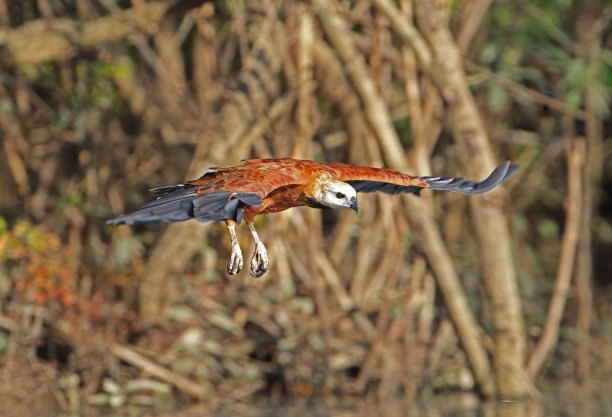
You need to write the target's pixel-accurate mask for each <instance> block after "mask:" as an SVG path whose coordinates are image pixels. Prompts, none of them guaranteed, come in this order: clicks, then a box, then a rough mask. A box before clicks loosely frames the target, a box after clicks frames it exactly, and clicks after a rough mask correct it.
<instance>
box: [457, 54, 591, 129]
mask: <svg viewBox="0 0 612 417" xmlns="http://www.w3.org/2000/svg"><path fill="white" fill-rule="evenodd" d="M463 64H464V65H465V67H466V68H467V69H468V70H470V71H474V72H477V73H478V74H480V75H484V76H485V77H486V78H488V79H490V80H491V81H493V82H496V83H497V84H499V85H502V86H504V87H505V88H507V89H508V90H510V91H512V92H513V93H515V94H517V95H519V96H522V97H525V98H527V99H529V100H531V101H533V102H535V103H538V104H542V105H544V106H548V107H550V108H551V109H553V110H556V111H558V112H560V113H563V114H567V115H570V116H572V117H575V118H576V119H580V120H585V119H586V117H587V112H586V111H584V110H581V109H573V108H571V107H570V106H568V105H567V104H565V103H564V102H563V101H561V100H557V99H556V98H552V97H549V96H547V95H546V94H542V93H540V92H539V91H536V90H534V89H531V88H527V87H525V86H522V85H520V84H517V83H515V82H514V81H510V80H508V79H507V78H504V77H501V76H499V75H497V74H495V73H493V72H491V71H488V70H486V69H484V68H482V67H480V66H478V65H476V64H474V63H473V62H471V61H469V60H467V59H464V60H463Z"/></svg>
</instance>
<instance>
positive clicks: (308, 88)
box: [293, 3, 314, 158]
mask: <svg viewBox="0 0 612 417" xmlns="http://www.w3.org/2000/svg"><path fill="white" fill-rule="evenodd" d="M297 15H298V33H299V35H298V48H297V82H298V85H297V109H296V124H297V128H298V129H297V134H296V137H295V147H294V149H293V157H294V158H310V157H312V135H313V133H314V126H313V117H312V113H313V108H314V106H313V101H314V100H313V90H314V78H313V56H312V53H313V52H312V50H313V42H314V33H313V22H312V16H311V15H310V13H309V12H308V10H307V9H306V6H305V5H304V4H301V3H300V4H298V6H297Z"/></svg>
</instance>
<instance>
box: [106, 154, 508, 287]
mask: <svg viewBox="0 0 612 417" xmlns="http://www.w3.org/2000/svg"><path fill="white" fill-rule="evenodd" d="M243 162H244V163H243V164H242V165H238V166H232V167H226V168H211V169H212V171H210V172H207V173H206V174H204V175H202V176H201V177H200V178H198V179H197V180H193V181H188V182H186V183H185V184H178V185H172V186H169V187H160V188H154V189H152V190H151V192H152V193H153V195H154V196H155V197H157V199H156V200H153V201H150V202H148V203H146V204H145V205H143V206H141V207H140V208H138V209H136V211H134V212H133V213H130V214H124V215H121V216H119V217H117V218H115V219H112V220H109V221H108V222H107V224H109V225H119V224H130V225H131V224H138V223H146V222H154V221H159V220H163V221H167V222H180V221H184V220H189V219H196V220H197V221H199V222H210V221H219V220H224V221H225V223H226V224H227V227H228V229H229V234H230V239H231V242H232V253H231V257H230V261H229V263H228V265H227V272H228V273H229V274H231V275H234V274H237V273H238V272H240V270H241V269H242V266H243V258H242V251H241V249H240V246H239V245H238V238H237V237H236V224H240V223H241V222H242V219H245V220H246V222H247V224H248V226H249V229H250V230H251V233H252V234H253V238H254V239H255V252H254V254H253V257H252V258H251V274H252V275H253V276H255V277H260V276H262V275H263V274H264V273H265V272H266V270H267V269H268V266H269V261H268V253H267V251H266V248H265V246H264V245H263V243H262V242H261V241H260V240H259V237H258V236H257V232H256V231H255V227H254V226H253V220H254V219H255V216H257V215H259V214H268V213H278V212H280V211H283V210H287V209H288V208H291V207H298V206H308V207H314V208H342V207H345V208H351V209H353V210H355V211H356V212H357V211H358V210H359V206H358V204H357V196H356V194H357V193H358V192H364V193H371V192H374V191H382V192H384V193H388V194H398V193H403V192H405V193H413V194H419V192H420V191H421V190H422V189H423V188H431V189H432V190H448V191H455V192H458V193H462V194H481V193H484V192H487V191H489V190H492V189H493V188H495V187H496V186H498V185H499V184H501V183H503V182H504V181H506V180H508V179H509V178H510V177H512V176H513V175H514V174H515V173H516V171H517V170H518V169H519V166H518V165H510V162H508V161H506V162H504V163H503V164H501V165H499V166H498V167H497V168H495V170H494V171H493V172H492V173H491V175H489V177H488V178H487V179H485V180H484V181H482V182H473V181H465V180H464V179H463V178H445V177H413V176H410V175H406V174H402V173H401V172H397V171H393V170H391V169H387V168H371V167H364V166H354V165H349V164H342V163H337V162H333V163H327V164H320V163H318V162H314V161H307V160H298V159H291V158H282V159H249V160H246V161H243Z"/></svg>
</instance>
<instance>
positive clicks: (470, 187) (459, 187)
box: [423, 161, 520, 194]
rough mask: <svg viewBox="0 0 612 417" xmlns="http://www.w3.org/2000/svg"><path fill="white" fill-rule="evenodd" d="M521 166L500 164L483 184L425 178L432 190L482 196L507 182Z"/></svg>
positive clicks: (507, 163) (461, 179) (460, 180)
mask: <svg viewBox="0 0 612 417" xmlns="http://www.w3.org/2000/svg"><path fill="white" fill-rule="evenodd" d="M519 168H520V165H510V161H505V162H503V163H501V164H499V165H498V166H497V167H496V168H495V169H494V170H493V172H491V174H490V175H489V176H488V177H487V178H486V179H484V180H483V181H481V182H475V181H465V180H464V179H463V178H444V177H423V179H425V180H426V181H427V183H428V184H429V188H431V189H432V190H448V191H455V192H457V193H461V194H482V193H486V192H487V191H491V190H492V189H494V188H495V187H497V186H498V185H500V184H502V183H504V182H506V181H507V180H509V179H510V178H512V176H514V174H516V172H517V171H518V170H519Z"/></svg>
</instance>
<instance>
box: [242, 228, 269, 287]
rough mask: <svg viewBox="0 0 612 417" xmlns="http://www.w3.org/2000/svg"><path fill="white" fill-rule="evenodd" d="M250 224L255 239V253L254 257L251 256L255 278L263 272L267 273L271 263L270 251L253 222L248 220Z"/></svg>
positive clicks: (252, 271) (252, 273) (252, 272)
mask: <svg viewBox="0 0 612 417" xmlns="http://www.w3.org/2000/svg"><path fill="white" fill-rule="evenodd" d="M247 224H248V225H249V229H250V230H251V234H252V235H253V239H254V240H255V252H254V253H253V257H252V258H251V275H253V276H254V277H255V278H259V277H260V276H262V275H263V274H265V273H266V271H267V270H268V267H269V266H270V263H269V261H268V251H267V250H266V247H265V246H264V244H263V243H261V240H259V236H258V235H257V232H256V231H255V226H253V223H250V222H247Z"/></svg>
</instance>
